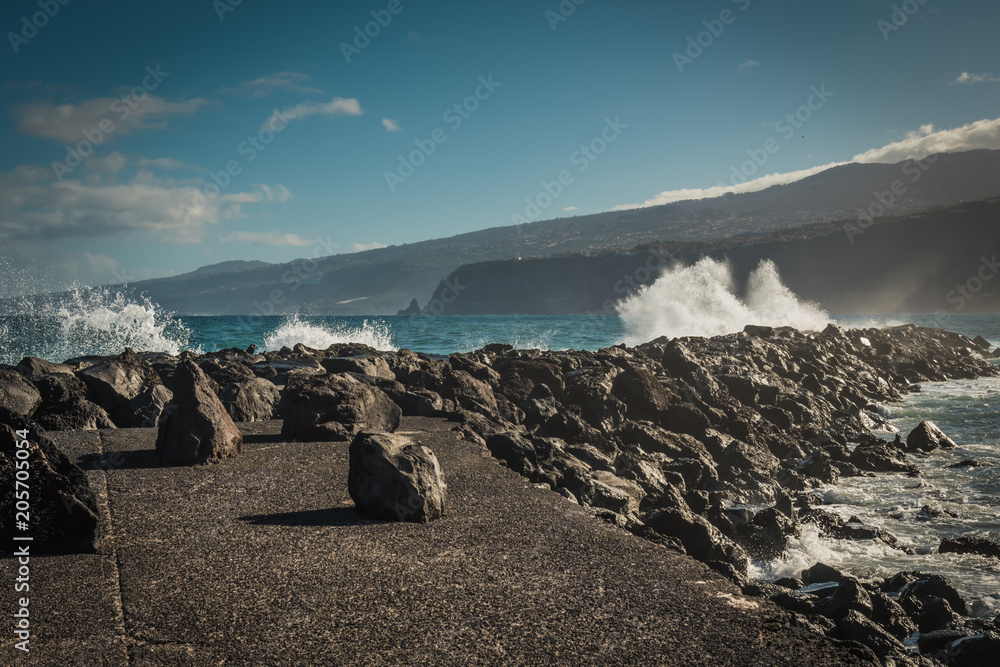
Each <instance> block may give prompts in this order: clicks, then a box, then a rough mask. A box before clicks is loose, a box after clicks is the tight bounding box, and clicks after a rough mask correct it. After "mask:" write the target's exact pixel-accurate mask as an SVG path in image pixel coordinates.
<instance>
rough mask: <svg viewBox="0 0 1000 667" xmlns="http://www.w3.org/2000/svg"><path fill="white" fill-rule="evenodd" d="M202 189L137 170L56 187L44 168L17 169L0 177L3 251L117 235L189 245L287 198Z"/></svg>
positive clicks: (267, 188)
mask: <svg viewBox="0 0 1000 667" xmlns="http://www.w3.org/2000/svg"><path fill="white" fill-rule="evenodd" d="M207 185H208V182H207V181H205V180H204V179H202V178H193V179H185V180H174V179H172V178H164V177H158V176H156V175H155V174H153V173H152V172H150V171H147V170H141V169H140V170H139V171H138V172H136V173H135V174H134V175H132V176H131V177H129V178H118V177H117V176H116V174H114V173H106V174H105V177H104V178H103V180H102V179H83V180H76V179H68V178H67V179H64V180H63V181H62V182H57V181H55V180H54V176H53V173H52V170H51V169H49V168H47V167H43V166H40V165H20V166H18V167H16V168H15V169H14V170H12V171H7V172H0V236H3V237H4V239H5V242H4V245H5V246H6V245H8V244H12V243H21V242H25V243H33V242H39V241H46V240H51V239H58V238H67V237H89V238H95V237H104V236H109V235H112V234H118V233H122V232H138V233H145V234H149V235H150V236H152V240H153V241H154V242H158V243H170V244H186V243H196V242H199V241H201V240H202V239H203V238H204V237H205V233H206V231H207V229H208V228H210V227H212V226H215V225H218V224H219V223H221V222H223V221H225V220H235V219H239V218H242V217H244V213H243V208H244V207H245V206H248V205H254V204H261V203H265V202H266V203H272V202H285V201H288V200H290V199H292V194H291V192H290V191H289V190H288V188H286V187H285V186H283V185H273V186H272V185H266V184H255V185H254V186H253V189H252V190H249V191H243V192H240V191H236V190H235V189H232V190H229V191H223V192H222V193H220V194H218V195H217V196H214V197H207V196H205V194H204V189H205V188H206V186H207ZM213 187H214V186H213ZM210 192H211V190H210Z"/></svg>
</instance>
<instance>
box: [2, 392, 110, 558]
mask: <svg viewBox="0 0 1000 667" xmlns="http://www.w3.org/2000/svg"><path fill="white" fill-rule="evenodd" d="M25 436H27V437H25ZM21 452H27V454H26V455H25V454H21ZM19 473H21V475H20V477H19V476H18V474H19ZM18 481H21V482H23V483H24V484H26V485H27V489H26V490H27V491H28V492H29V493H30V501H29V502H30V505H29V508H30V509H29V510H28V511H27V512H26V515H27V518H26V519H24V517H21V516H19V515H18V509H17V506H16V501H17V500H18V499H17V498H16V497H15V491H17V490H25V489H20V488H19V487H17V482H18ZM0 486H2V487H3V489H4V491H3V493H2V494H0V516H2V517H3V521H2V522H0V540H3V542H4V544H6V545H14V547H15V548H16V547H17V546H20V545H22V544H30V545H31V552H32V553H35V552H36V551H41V552H93V551H95V550H96V549H97V548H98V547H99V546H100V542H101V537H102V531H101V523H100V519H99V516H100V515H99V513H98V509H97V501H96V499H95V497H94V493H93V491H92V490H91V488H90V483H89V482H88V480H87V476H86V475H85V474H84V472H83V471H82V470H81V469H80V468H79V467H77V466H76V465H74V464H73V463H72V462H71V461H70V460H69V459H68V458H66V456H65V455H64V454H63V453H62V452H61V451H59V449H57V448H56V446H55V444H53V442H52V441H51V440H49V439H48V438H47V437H45V436H44V435H43V434H42V433H41V431H40V429H39V428H38V425H37V424H36V423H34V422H31V421H28V420H27V419H24V418H22V417H21V416H19V415H16V414H14V413H12V412H10V411H9V410H7V409H5V408H0ZM22 519H23V520H25V521H26V523H27V529H26V530H25V529H23V528H22V527H20V526H19V525H18V524H17V523H16V522H18V521H20V520H22ZM15 536H24V537H31V538H32V541H31V542H14V540H13V538H14V537H15Z"/></svg>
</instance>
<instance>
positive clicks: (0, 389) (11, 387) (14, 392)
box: [0, 366, 42, 417]
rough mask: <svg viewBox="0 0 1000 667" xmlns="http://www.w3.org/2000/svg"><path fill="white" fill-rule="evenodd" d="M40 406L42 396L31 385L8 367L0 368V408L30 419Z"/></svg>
mask: <svg viewBox="0 0 1000 667" xmlns="http://www.w3.org/2000/svg"><path fill="white" fill-rule="evenodd" d="M41 405H42V395H41V394H40V393H38V390H37V389H35V386H34V385H33V384H31V383H30V382H28V381H27V380H25V379H24V377H23V376H22V375H21V374H20V373H18V372H17V371H16V370H14V369H13V368H10V367H9V366H8V367H6V368H0V408H6V409H7V410H10V411H11V412H12V413H14V414H16V415H20V416H22V417H31V416H32V415H33V414H35V411H36V410H38V408H39V407H40V406H41Z"/></svg>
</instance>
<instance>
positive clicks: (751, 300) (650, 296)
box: [618, 257, 830, 345]
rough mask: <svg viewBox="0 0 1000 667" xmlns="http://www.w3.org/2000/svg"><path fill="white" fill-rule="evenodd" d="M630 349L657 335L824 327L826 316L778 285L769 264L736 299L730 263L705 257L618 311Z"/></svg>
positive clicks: (669, 275)
mask: <svg viewBox="0 0 1000 667" xmlns="http://www.w3.org/2000/svg"><path fill="white" fill-rule="evenodd" d="M618 312H619V314H620V315H621V318H622V320H623V322H624V323H625V329H626V332H627V337H626V339H625V342H626V343H628V344H630V345H635V344H638V343H643V342H646V341H649V340H652V339H654V338H657V337H659V336H667V337H668V338H676V337H679V336H717V335H721V334H726V333H733V332H737V331H742V330H743V327H744V326H746V325H747V324H758V325H764V326H791V327H795V328H796V329H802V330H819V329H823V328H824V327H825V326H826V325H827V324H828V323H829V322H830V316H829V315H828V314H827V313H825V312H824V311H823V310H822V309H821V308H819V307H818V306H816V305H815V304H812V303H808V302H803V301H800V300H799V299H798V297H796V296H795V294H794V293H793V292H792V291H791V290H790V289H788V287H786V286H785V285H784V284H783V283H782V282H781V277H780V276H779V275H778V269H777V267H775V265H774V263H773V262H771V261H770V260H764V261H761V263H760V264H759V265H758V266H757V268H756V269H754V270H753V272H751V273H750V276H749V278H748V280H747V289H746V294H745V296H744V297H743V298H740V296H738V295H737V294H736V290H735V284H734V281H733V276H732V272H731V270H730V268H729V265H728V264H726V263H723V262H718V261H715V260H713V259H710V258H707V257H706V258H704V259H702V260H700V261H698V262H697V263H696V264H694V265H692V266H681V267H674V268H673V269H671V270H669V271H667V272H666V273H664V274H663V275H662V276H661V277H660V278H659V279H657V281H656V282H655V283H653V284H652V285H650V286H649V287H647V288H645V289H643V290H642V291H640V292H639V293H638V294H636V295H635V296H633V297H630V298H629V299H627V300H625V301H624V302H623V303H622V304H621V305H620V306H619V308H618Z"/></svg>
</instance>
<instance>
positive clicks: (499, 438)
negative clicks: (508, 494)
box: [0, 325, 1000, 665]
mask: <svg viewBox="0 0 1000 667" xmlns="http://www.w3.org/2000/svg"><path fill="white" fill-rule="evenodd" d="M988 356H990V350H989V347H988V345H987V344H986V343H985V341H983V340H982V339H976V340H971V339H969V338H967V337H965V336H962V335H959V334H954V333H950V332H946V331H942V330H938V329H927V328H920V327H916V326H912V325H908V326H902V327H893V328H887V329H865V330H846V331H845V330H843V329H840V328H838V327H836V326H833V325H831V326H829V327H827V328H826V329H825V330H824V331H822V332H809V333H805V332H799V331H796V330H793V329H787V328H779V329H773V328H770V327H754V326H748V327H747V328H746V329H745V330H744V331H743V332H741V333H738V334H731V335H726V336H717V337H714V338H679V339H673V340H667V339H662V338H661V339H657V340H654V341H651V342H648V343H646V344H643V345H639V346H637V347H633V348H629V347H626V346H616V347H611V348H606V349H602V350H598V351H596V352H588V351H558V352H555V351H541V350H515V349H512V348H511V346H509V345H498V344H495V345H488V346H486V347H485V348H483V349H481V350H478V351H476V352H472V353H467V354H453V355H450V356H439V355H427V354H419V353H415V352H412V351H409V350H400V351H398V352H380V351H377V350H374V349H371V348H367V347H365V346H361V345H335V346H331V347H330V348H329V349H327V350H316V349H311V348H307V347H305V346H303V345H297V346H295V347H294V348H293V349H289V348H284V349H282V350H278V351H273V352H265V353H262V354H256V353H255V352H254V351H253V350H249V351H244V350H239V349H235V348H234V349H228V350H222V351H219V352H213V353H208V354H203V355H197V354H194V353H191V352H185V353H182V354H181V355H179V356H171V355H166V354H158V353H136V352H133V351H132V350H125V351H124V352H123V353H122V354H121V355H119V356H117V357H84V358H77V359H70V360H66V361H65V362H63V363H61V364H57V363H52V362H49V361H44V360H40V359H34V358H27V359H24V360H23V361H22V362H21V363H20V364H18V365H17V366H16V367H2V368H0V407H2V408H3V409H2V410H0V442H2V448H0V478H3V481H2V483H3V484H4V485H5V486H6V487H12V481H11V480H12V479H13V477H14V470H15V458H16V457H15V451H16V449H17V447H18V446H19V445H18V443H19V441H20V440H21V437H20V436H18V435H17V433H18V432H19V431H21V432H24V431H30V433H31V434H32V437H31V438H29V439H28V440H29V441H30V457H31V460H32V469H33V470H35V471H39V472H38V474H39V476H40V478H39V479H40V481H38V480H36V482H35V483H36V484H37V486H36V488H38V489H39V493H41V494H42V495H41V497H36V498H35V500H34V502H35V503H36V506H37V507H38V508H39V509H38V511H39V516H40V517H43V519H44V521H46V525H47V526H48V528H47V530H49V531H50V532H51V531H55V532H54V533H53V534H52V535H51V536H49V537H48V538H47V542H45V543H44V544H43V545H41V546H47V547H48V548H52V549H53V550H58V549H60V548H62V549H71V550H77V551H86V550H88V549H90V550H93V549H96V548H98V547H99V546H100V544H101V540H102V539H103V534H102V530H101V525H100V521H99V520H98V518H97V517H98V512H97V510H96V507H95V505H94V501H93V493H92V491H91V490H90V489H89V487H88V485H87V483H86V479H85V478H82V475H80V474H79V468H76V466H75V465H74V464H73V463H72V462H70V461H69V460H68V459H67V458H66V457H65V456H63V455H62V454H61V453H60V452H59V450H58V449H57V448H56V447H55V445H53V444H52V442H51V441H50V440H49V439H48V438H47V437H46V436H45V431H46V430H49V431H79V430H91V429H115V428H131V427H146V428H157V429H158V433H159V438H158V440H157V455H158V456H159V458H160V461H161V462H162V464H163V465H178V464H181V465H190V464H206V463H207V464H213V463H219V462H221V463H220V465H227V464H226V463H225V461H226V460H227V459H230V458H234V457H235V458H239V457H240V456H241V442H242V438H241V437H240V434H239V432H238V431H237V429H236V428H235V426H234V422H242V423H245V422H254V421H267V420H272V419H278V418H280V419H283V425H282V427H281V435H282V437H284V438H287V439H289V440H293V439H294V440H298V441H302V442H326V441H341V442H346V441H350V440H354V441H355V442H356V444H357V446H358V447H360V446H361V445H362V444H363V443H369V444H368V448H369V449H373V448H374V445H372V444H370V443H371V442H375V441H376V440H377V438H376V440H373V436H372V435H371V432H379V433H392V432H394V431H396V430H397V429H398V428H399V425H400V423H401V419H402V418H405V417H433V418H440V419H447V420H449V421H450V422H452V423H453V424H454V426H453V429H454V430H455V431H457V433H458V434H460V435H461V437H462V438H464V439H465V440H466V441H467V442H468V443H469V444H470V446H476V447H480V448H482V450H483V451H484V452H488V453H489V454H490V455H492V456H493V457H494V458H496V459H498V460H500V461H502V462H503V463H504V465H506V466H507V467H509V468H510V469H512V470H513V471H515V472H517V473H518V474H520V475H522V476H524V477H525V478H527V479H529V480H531V482H533V483H535V484H536V485H544V487H547V488H549V489H551V490H552V492H553V493H557V494H559V495H561V496H563V497H564V498H565V499H566V500H567V501H568V502H572V503H576V504H579V505H580V506H582V507H584V508H586V509H587V511H589V512H591V513H592V514H594V515H595V516H596V517H599V518H601V519H603V520H605V521H608V522H610V523H612V524H615V525H617V526H619V527H621V528H623V529H625V530H628V531H631V532H632V533H634V534H636V535H638V536H640V537H642V538H644V539H646V540H648V541H651V542H653V543H656V544H659V545H662V547H663V548H665V549H669V550H671V551H674V552H679V553H684V554H687V555H689V556H691V557H692V558H695V559H697V560H699V561H702V562H704V563H706V564H708V565H709V566H710V567H712V568H713V569H715V570H717V571H718V572H720V573H722V574H723V575H725V576H726V577H728V578H729V579H730V580H731V581H733V582H735V583H736V584H737V585H738V586H739V587H741V588H742V591H743V593H744V594H746V595H753V596H758V597H765V598H769V599H770V600H771V601H772V602H774V603H775V604H777V605H778V606H779V607H782V608H783V609H785V610H787V615H788V616H787V619H786V620H787V624H788V627H789V628H792V629H794V630H795V631H808V632H810V633H815V634H817V635H823V636H826V637H828V638H830V639H832V640H834V641H836V642H838V643H840V644H842V645H843V646H846V647H847V648H848V649H849V650H850V651H851V652H852V654H853V655H854V656H855V658H856V659H857V660H858V661H859V662H863V663H870V664H932V663H931V662H929V661H933V660H937V661H940V662H945V663H947V664H952V665H980V664H993V663H992V662H991V659H992V657H993V656H995V652H996V651H997V649H998V648H1000V617H996V618H972V617H970V616H969V609H968V605H967V603H966V602H965V601H964V600H963V599H962V598H961V596H960V595H959V594H958V593H957V591H956V590H955V589H954V588H953V587H952V586H951V585H950V583H949V582H948V581H947V580H945V579H944V578H942V577H940V576H938V575H928V574H922V573H919V572H901V573H898V574H896V575H895V576H893V577H889V578H887V579H885V580H882V581H864V582H863V581H859V580H858V579H857V578H854V577H851V576H846V575H844V574H842V573H840V572H837V571H836V570H834V569H833V568H830V567H827V566H824V565H822V564H818V565H816V566H815V567H812V568H810V569H809V570H805V571H803V572H802V573H801V575H800V576H799V577H798V578H790V579H784V580H780V581H777V582H774V583H765V582H761V581H754V580H751V579H749V578H748V577H747V564H748V560H766V559H773V558H775V557H777V556H778V555H780V554H781V553H782V551H783V550H784V548H785V544H786V541H787V540H788V538H789V537H790V536H793V535H797V534H799V531H801V530H802V527H803V526H804V525H806V524H814V525H815V526H817V527H818V529H819V531H820V533H821V534H822V535H823V536H826V537H830V538H834V539H846V540H880V541H882V542H884V543H886V544H887V545H889V546H891V547H894V548H898V549H905V548H906V547H905V546H903V545H900V544H899V543H898V541H897V540H896V538H895V537H894V536H893V535H891V534H889V533H888V532H885V531H883V530H880V529H878V528H875V527H873V526H869V525H865V524H863V523H861V522H860V521H857V520H854V519H851V520H848V521H844V520H843V519H842V518H840V517H839V516H837V515H835V514H833V513H831V512H827V511H825V510H824V509H823V507H822V504H823V500H822V497H821V495H820V494H818V493H815V492H814V490H815V489H817V488H819V487H822V486H825V485H829V484H835V483H836V482H837V481H838V479H839V478H841V477H847V476H874V475H879V474H886V473H891V474H899V473H903V474H908V475H914V476H916V475H918V474H919V472H918V470H917V468H916V467H915V466H914V465H913V464H912V459H913V457H919V456H922V455H924V454H925V453H926V452H929V451H933V450H935V449H937V448H940V447H951V446H954V443H952V442H951V440H950V439H949V438H948V436H947V434H945V433H942V432H941V431H940V429H938V428H937V427H936V426H934V425H933V424H932V423H930V422H924V423H922V424H921V425H920V426H918V427H917V428H916V429H914V430H913V431H912V432H911V433H909V434H895V435H894V434H893V433H892V431H893V429H892V427H891V426H890V425H889V424H888V422H887V420H886V418H885V416H884V410H882V409H881V408H882V406H884V405H885V404H887V403H891V402H894V401H899V400H900V399H901V398H902V397H903V395H904V394H905V393H907V392H911V391H917V390H919V384H920V383H921V382H930V381H942V380H948V379H956V378H966V379H971V378H976V377H983V376H994V375H998V374H1000V369H998V367H997V366H995V365H993V364H991V363H989V362H988V361H986V359H985V358H986V357H988ZM379 437H381V436H379ZM378 442H380V443H381V444H380V445H379V447H381V448H383V449H385V448H387V447H389V445H390V444H392V446H393V447H396V448H397V449H400V448H402V447H403V444H399V443H395V444H394V442H393V440H392V438H385V437H382V439H381V440H378ZM353 448H354V447H352V449H353ZM429 457H433V453H429ZM429 457H427V460H428V461H429V460H430V458H429ZM403 458H405V457H403ZM973 463H975V462H970V465H971V464H973ZM429 465H430V464H429ZM436 465H437V463H436V461H435V462H434V463H433V466H436ZM433 466H432V467H433ZM443 472H444V476H445V477H446V478H447V475H448V471H447V469H445V470H444V471H443ZM352 474H353V473H352ZM8 482H10V483H8ZM353 484H354V485H355V486H357V485H358V484H360V483H359V482H354V483H353ZM442 502H443V496H442ZM11 504H12V501H11V500H10V499H9V498H8V496H6V495H5V496H4V500H3V506H2V507H0V514H2V516H3V520H4V524H3V530H2V531H0V533H2V535H0V538H2V539H5V540H9V539H10V538H11V536H12V534H13V532H14V528H13V526H12V525H11V524H10V523H9V518H8V517H10V516H13V508H12V507H11V506H10V505H11ZM439 504H440V503H439ZM62 507H65V508H66V509H67V510H70V509H72V511H63V512H59V511H58V510H60V509H61V508H62ZM45 508H48V510H46V509H45ZM46 511H47V512H48V513H47V514H46ZM440 513H441V511H440V510H439V509H435V510H434V512H433V516H437V515H440ZM56 515H59V518H58V520H56V518H54V517H56ZM433 516H431V518H433ZM59 531H62V534H64V535H65V538H64V539H61V538H60V533H59ZM941 548H942V551H944V550H953V551H958V550H965V551H972V552H975V553H981V554H983V555H993V556H996V554H997V553H1000V546H998V545H996V544H995V543H993V542H990V541H988V540H981V539H973V538H968V539H963V538H960V539H957V540H950V541H947V543H946V544H942V547H941ZM914 639H915V641H913V640H914ZM904 642H906V643H904ZM915 651H919V653H916V652H915Z"/></svg>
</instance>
